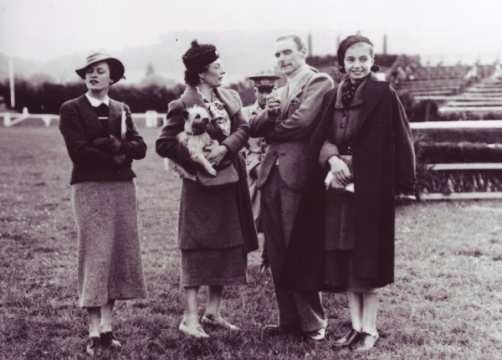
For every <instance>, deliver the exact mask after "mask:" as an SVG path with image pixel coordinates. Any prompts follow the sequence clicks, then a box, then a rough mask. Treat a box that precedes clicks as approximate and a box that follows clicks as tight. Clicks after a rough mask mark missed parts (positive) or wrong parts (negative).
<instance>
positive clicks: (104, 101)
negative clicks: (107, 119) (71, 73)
mask: <svg viewBox="0 0 502 360" xmlns="http://www.w3.org/2000/svg"><path fill="white" fill-rule="evenodd" d="M85 96H86V97H87V100H89V102H90V103H91V105H92V106H94V107H98V106H99V105H101V104H105V105H106V106H110V97H109V96H108V95H106V96H105V97H104V98H103V99H96V98H95V97H92V96H91V95H89V93H85Z"/></svg>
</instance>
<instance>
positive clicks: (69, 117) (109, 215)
mask: <svg viewBox="0 0 502 360" xmlns="http://www.w3.org/2000/svg"><path fill="white" fill-rule="evenodd" d="M76 72H77V74H78V75H79V76H80V77H81V78H82V79H84V81H85V85H86V87H87V92H86V93H85V94H84V95H82V96H79V97H77V98H75V99H72V100H69V101H67V102H65V103H64V104H63V105H62V106H61V109H60V115H61V120H60V125H59V127H60V130H61V133H62V135H63V137H64V140H65V143H66V147H67V150H68V154H69V156H70V159H71V161H72V163H73V171H72V175H71V185H72V189H71V199H72V205H73V210H74V215H75V220H76V224H77V236H78V288H79V304H80V306H81V307H84V308H86V309H87V311H88V315H89V341H88V344H87V347H86V352H87V353H88V354H89V355H91V356H94V355H95V353H96V352H98V351H100V350H102V349H104V348H107V349H117V348H120V346H121V344H120V342H119V341H118V340H117V339H116V338H115V336H114V334H113V332H112V315H113V306H114V303H115V301H116V300H126V299H135V298H144V297H145V296H146V292H145V284H144V281H143V270H142V263H141V257H140V246H139V238H138V222H137V207H136V188H135V184H134V182H133V178H134V177H135V174H134V172H133V171H132V169H131V163H132V162H133V160H139V159H143V158H144V157H145V154H146V145H145V143H144V141H143V139H142V137H141V136H140V135H139V134H138V132H137V130H136V128H135V126H134V123H133V122H132V119H131V111H130V110H129V107H128V106H127V105H126V104H124V103H121V102H119V101H116V100H113V99H111V98H110V97H109V96H108V92H109V90H110V86H111V85H112V84H115V83H116V82H118V81H119V80H120V79H121V78H122V77H123V75H124V65H123V64H122V62H121V61H120V60H119V59H117V58H114V57H110V56H108V55H106V54H102V53H94V54H91V55H89V56H88V57H87V61H86V63H85V65H83V66H82V67H80V68H79V69H77V70H76Z"/></svg>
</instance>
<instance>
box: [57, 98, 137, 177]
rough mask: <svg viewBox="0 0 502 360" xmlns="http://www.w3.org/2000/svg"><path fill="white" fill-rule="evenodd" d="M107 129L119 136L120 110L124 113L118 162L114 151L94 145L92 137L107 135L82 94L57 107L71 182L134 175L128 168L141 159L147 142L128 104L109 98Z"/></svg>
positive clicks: (94, 138)
mask: <svg viewBox="0 0 502 360" xmlns="http://www.w3.org/2000/svg"><path fill="white" fill-rule="evenodd" d="M109 109H110V111H109V122H108V124H109V125H108V128H109V133H110V134H112V135H115V136H116V137H117V138H118V139H120V138H121V131H120V126H121V117H122V111H125V113H126V125H127V132H126V137H125V139H124V140H121V141H122V145H121V149H120V152H119V153H122V154H125V155H126V161H125V162H124V163H123V164H121V165H117V164H116V163H115V161H114V160H113V156H114V154H112V153H111V152H108V151H105V150H102V149H100V148H99V147H98V146H95V145H93V141H94V140H96V139H98V138H104V137H106V136H107V135H108V133H107V130H106V129H105V128H104V127H103V126H102V124H101V123H100V122H99V120H98V116H97V114H96V112H95V110H94V109H93V107H92V105H91V104H90V103H89V100H88V99H87V97H86V96H85V95H82V96H80V97H78V98H75V99H72V100H68V101H66V102H65V103H64V104H63V105H61V109H60V118H61V120H60V123H59V129H60V131H61V133H62V134H63V137H64V141H65V144H66V148H67V150H68V154H69V155H70V158H71V160H72V162H73V170H72V174H71V184H75V183H78V182H83V181H128V180H131V179H132V178H134V177H135V176H136V175H135V174H134V172H133V171H132V169H131V164H132V161H133V159H136V160H138V159H143V158H144V157H145V155H146V144H145V142H144V141H143V139H142V137H141V136H140V135H139V134H138V132H137V130H136V128H135V126H134V123H133V121H132V118H131V110H130V109H129V107H128V106H127V105H126V104H124V103H121V102H119V101H115V100H112V99H110V106H109Z"/></svg>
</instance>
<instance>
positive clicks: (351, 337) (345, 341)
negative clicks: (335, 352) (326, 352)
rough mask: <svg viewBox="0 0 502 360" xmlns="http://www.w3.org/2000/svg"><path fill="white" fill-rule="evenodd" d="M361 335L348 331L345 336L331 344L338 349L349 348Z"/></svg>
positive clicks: (355, 331) (357, 332) (351, 330)
mask: <svg viewBox="0 0 502 360" xmlns="http://www.w3.org/2000/svg"><path fill="white" fill-rule="evenodd" d="M361 335H362V334H361V333H360V332H359V331H357V330H354V329H350V330H349V331H348V332H347V333H346V334H345V335H343V336H342V337H340V338H338V339H336V340H335V341H334V343H333V346H335V347H338V348H341V347H345V346H351V345H352V344H354V343H356V342H357V341H358V340H359V339H360V338H361Z"/></svg>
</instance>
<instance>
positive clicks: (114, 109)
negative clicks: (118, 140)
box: [108, 99, 123, 136]
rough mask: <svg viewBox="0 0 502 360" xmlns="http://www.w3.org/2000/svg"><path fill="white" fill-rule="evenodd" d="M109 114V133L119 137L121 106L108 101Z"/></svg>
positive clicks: (118, 103) (115, 102)
mask: <svg viewBox="0 0 502 360" xmlns="http://www.w3.org/2000/svg"><path fill="white" fill-rule="evenodd" d="M109 109H110V113H109V115H108V126H109V127H110V133H111V134H113V135H115V136H120V133H121V132H120V130H121V129H120V126H121V123H122V110H123V109H122V105H121V103H120V102H118V101H115V100H112V99H110V107H109Z"/></svg>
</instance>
